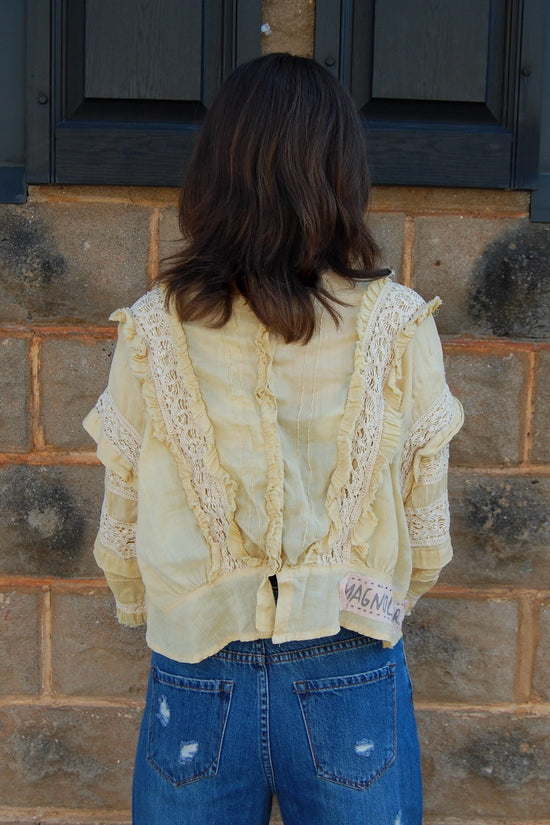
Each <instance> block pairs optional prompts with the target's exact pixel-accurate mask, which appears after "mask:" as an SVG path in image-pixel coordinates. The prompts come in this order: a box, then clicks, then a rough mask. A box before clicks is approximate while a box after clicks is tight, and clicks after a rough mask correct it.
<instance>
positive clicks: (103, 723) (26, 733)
mask: <svg viewBox="0 0 550 825" xmlns="http://www.w3.org/2000/svg"><path fill="white" fill-rule="evenodd" d="M140 716H141V712H140V711H139V710H137V709H136V708H105V707H96V708H88V707H86V708H79V707H61V708H55V707H50V708H47V707H40V708H38V707H36V708H33V707H24V706H20V707H11V708H10V707H3V708H0V762H1V764H2V766H3V767H2V771H1V772H0V799H1V800H2V803H3V805H6V806H8V805H9V806H20V807H23V808H26V809H27V810H28V809H29V808H32V807H36V806H44V807H51V808H55V809H57V810H59V806H60V804H63V805H64V806H67V807H68V808H81V809H92V810H93V809H94V808H111V809H114V810H126V809H129V808H130V796H131V776H132V769H133V761H134V754H135V748H136V744H137V737H138V729H139V720H140Z"/></svg>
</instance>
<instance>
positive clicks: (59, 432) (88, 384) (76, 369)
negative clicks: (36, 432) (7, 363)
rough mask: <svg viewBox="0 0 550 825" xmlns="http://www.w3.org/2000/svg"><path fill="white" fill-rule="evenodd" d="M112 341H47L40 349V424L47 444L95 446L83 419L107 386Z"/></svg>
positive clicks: (67, 446) (112, 346)
mask: <svg viewBox="0 0 550 825" xmlns="http://www.w3.org/2000/svg"><path fill="white" fill-rule="evenodd" d="M113 349H114V341H110V340H101V339H99V340H98V339H95V340H94V339H91V338H88V339H81V338H68V339H63V338H59V339H47V340H46V341H44V344H43V346H42V356H41V372H40V379H41V388H42V415H41V424H42V426H43V427H44V433H45V437H46V443H47V444H53V445H55V446H56V447H61V448H68V449H74V448H78V447H89V448H90V449H94V448H95V445H94V443H93V442H92V440H91V439H90V437H89V436H88V435H87V434H86V432H85V431H84V429H83V427H82V423H81V422H82V419H83V418H84V416H85V415H86V414H87V413H88V412H89V410H90V409H91V408H92V407H93V406H94V404H95V402H96V401H97V398H98V396H99V394H100V393H101V392H102V391H103V390H104V388H105V386H106V384H107V377H108V372H109V367H110V364H111V357H112V354H113Z"/></svg>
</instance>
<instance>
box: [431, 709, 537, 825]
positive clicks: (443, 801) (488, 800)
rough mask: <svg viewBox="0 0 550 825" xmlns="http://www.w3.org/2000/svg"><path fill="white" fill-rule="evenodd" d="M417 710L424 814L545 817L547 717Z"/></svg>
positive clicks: (512, 819)
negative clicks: (515, 716) (421, 755)
mask: <svg viewBox="0 0 550 825" xmlns="http://www.w3.org/2000/svg"><path fill="white" fill-rule="evenodd" d="M417 716H418V722H419V734H420V745H421V748H422V751H423V779H424V796H425V798H424V813H425V816H426V818H428V819H432V818H437V817H441V818H443V819H445V818H446V817H448V816H449V815H450V816H452V817H453V818H456V820H458V822H470V821H471V820H474V821H475V822H480V821H481V822H482V821H483V820H484V818H485V817H487V818H488V819H490V820H493V819H496V818H498V819H499V821H500V818H503V819H505V820H506V821H507V822H508V821H510V822H515V821H521V822H526V823H527V822H529V823H535V822H536V820H537V819H544V820H545V821H546V819H547V817H548V811H549V810H550V719H549V718H548V717H542V718H540V717H524V718H514V717H513V716H511V715H508V714H498V715H494V716H492V715H484V714H482V713H472V714H467V713H464V714H459V713H454V714H451V713H449V714H446V713H443V712H436V711H424V712H422V713H419V714H417ZM453 821H455V820H454V819H453Z"/></svg>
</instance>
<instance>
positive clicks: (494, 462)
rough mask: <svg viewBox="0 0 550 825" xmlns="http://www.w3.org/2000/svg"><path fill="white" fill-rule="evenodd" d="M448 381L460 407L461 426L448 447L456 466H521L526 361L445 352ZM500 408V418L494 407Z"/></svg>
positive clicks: (508, 356)
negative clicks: (461, 406)
mask: <svg viewBox="0 0 550 825" xmlns="http://www.w3.org/2000/svg"><path fill="white" fill-rule="evenodd" d="M445 365H446V370H447V379H448V382H449V386H450V387H451V390H452V391H453V392H454V394H455V395H456V396H457V397H458V398H459V399H460V400H461V401H462V403H463V405H464V426H463V428H462V430H461V431H460V432H459V433H458V435H457V436H456V438H455V439H454V440H453V444H452V448H451V450H452V461H453V464H455V465H460V464H466V465H472V464H473V465H477V466H498V465H500V464H517V463H519V462H520V461H521V458H522V453H521V420H522V417H523V415H524V411H523V407H524V406H525V399H524V398H523V396H522V388H523V378H524V374H525V373H526V371H527V357H526V356H524V355H523V354H517V353H509V354H506V355H503V356H500V355H496V354H493V355H487V354H483V353H470V352H463V351H454V350H453V349H451V350H450V351H448V352H447V354H446V358H445ZM496 403H498V415H495V404H496Z"/></svg>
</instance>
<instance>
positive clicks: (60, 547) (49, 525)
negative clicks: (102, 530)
mask: <svg viewBox="0 0 550 825" xmlns="http://www.w3.org/2000/svg"><path fill="white" fill-rule="evenodd" d="M102 490H103V469H102V468H101V467H78V466H67V467H27V466H11V467H10V466H8V467H0V547H1V548H2V549H1V557H2V560H1V562H0V571H1V572H2V573H9V574H13V575H37V576H60V577H71V576H72V577H75V576H76V577H80V576H82V577H86V576H91V577H96V576H99V575H100V573H99V570H98V568H97V566H96V564H95V562H94V560H93V558H92V552H91V551H92V545H93V541H94V539H95V535H96V533H97V525H98V521H99V511H100V506H101V499H102Z"/></svg>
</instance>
